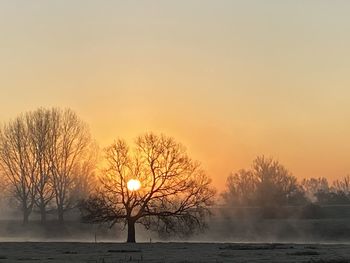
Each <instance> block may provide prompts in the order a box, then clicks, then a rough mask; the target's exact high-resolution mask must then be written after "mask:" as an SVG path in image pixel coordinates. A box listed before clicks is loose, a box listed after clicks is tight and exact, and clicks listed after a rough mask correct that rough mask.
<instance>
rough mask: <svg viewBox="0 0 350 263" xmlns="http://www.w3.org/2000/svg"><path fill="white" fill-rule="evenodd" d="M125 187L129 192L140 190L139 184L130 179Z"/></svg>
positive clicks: (135, 180)
mask: <svg viewBox="0 0 350 263" xmlns="http://www.w3.org/2000/svg"><path fill="white" fill-rule="evenodd" d="M127 186H128V189H129V190H130V191H137V190H139V189H140V188H141V182H140V181H139V180H137V179H130V180H129V181H128V183H127Z"/></svg>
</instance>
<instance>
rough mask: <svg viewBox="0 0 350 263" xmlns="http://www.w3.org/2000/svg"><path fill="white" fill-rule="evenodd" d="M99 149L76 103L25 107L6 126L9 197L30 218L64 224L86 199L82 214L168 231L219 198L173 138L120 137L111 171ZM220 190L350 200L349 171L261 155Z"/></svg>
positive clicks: (2, 156)
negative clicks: (315, 172)
mask: <svg viewBox="0 0 350 263" xmlns="http://www.w3.org/2000/svg"><path fill="white" fill-rule="evenodd" d="M98 152H99V151H98V147H97V146H96V143H95V142H94V140H93V139H92V137H91V134H90V131H89V128H88V126H87V124H86V123H84V122H83V121H82V120H81V119H80V118H79V117H78V116H77V115H76V114H75V113H74V112H73V111H71V110H69V109H67V110H61V109H58V108H52V109H44V108H40V109H38V110H35V111H32V112H27V113H24V114H21V115H20V116H18V117H16V118H15V119H13V120H11V121H8V122H6V123H5V124H4V125H2V126H1V128H0V185H1V188H2V189H1V192H2V193H3V194H2V198H5V199H6V200H11V201H12V203H14V204H15V206H16V208H18V209H19V210H20V211H21V212H22V215H23V223H24V224H27V223H28V221H29V218H30V216H31V214H32V213H33V212H38V213H39V214H40V216H41V222H42V223H45V222H46V220H47V215H48V213H56V215H57V219H58V221H59V222H61V223H63V221H64V215H65V213H66V212H67V211H69V210H71V209H76V208H78V206H79V208H80V210H81V211H82V212H83V218H84V216H85V218H89V219H90V221H93V222H95V223H96V222H109V223H111V224H114V223H116V222H119V221H120V220H126V221H127V223H128V224H129V225H132V224H134V223H135V222H140V223H142V224H143V225H145V226H147V227H148V228H150V227H151V226H152V225H156V226H157V228H159V224H160V223H159V222H160V221H161V220H163V223H162V224H163V226H165V227H166V229H167V231H168V230H169V229H170V228H173V229H175V225H176V224H178V223H176V224H175V223H174V222H182V224H183V223H186V224H187V223H188V222H191V223H192V224H193V222H199V221H200V220H198V218H201V217H203V215H204V211H206V210H207V209H208V208H209V207H211V206H212V205H213V201H214V199H213V197H214V190H213V189H212V188H211V186H210V179H209V178H207V177H206V175H205V174H204V172H203V170H202V169H201V167H200V165H199V163H197V162H195V161H193V160H191V158H189V156H188V155H187V153H186V151H185V149H184V147H182V146H181V145H180V144H178V143H177V142H176V141H175V140H174V139H172V138H169V137H166V136H163V135H160V136H158V135H154V134H146V135H144V136H140V137H139V138H138V139H137V140H136V145H135V149H130V148H129V146H128V145H127V144H126V143H125V142H124V141H122V140H118V141H116V143H115V144H112V145H111V146H110V147H108V148H107V149H106V152H105V157H104V160H102V163H103V162H105V163H107V168H106V169H104V170H101V169H97V168H96V167H97V165H98V164H99V163H101V162H100V161H99V160H98V157H97V156H98V155H99V153H98ZM130 178H131V179H133V178H136V179H139V180H140V181H141V184H142V189H141V190H140V191H139V192H138V193H137V194H136V193H133V192H130V191H129V190H128V189H127V182H128V180H129V179H130ZM152 178H153V179H152ZM142 195H143V196H142ZM185 197H186V198H185ZM218 197H222V200H223V202H224V203H225V205H226V206H229V207H260V208H263V209H262V210H263V211H265V212H266V213H267V212H268V211H277V210H278V208H279V207H283V206H305V205H308V204H317V205H343V204H350V176H345V177H344V178H342V179H339V180H336V181H334V182H332V183H330V182H329V181H328V180H327V179H326V178H310V179H304V180H302V181H298V180H297V178H296V177H295V176H294V175H292V174H291V172H290V171H288V169H287V168H286V167H284V166H283V165H282V164H281V163H280V162H278V161H276V160H274V159H272V158H266V157H265V156H260V157H257V158H256V159H255V160H254V161H253V163H252V166H251V167H250V168H249V169H242V170H239V171H237V172H236V173H233V174H231V175H230V176H229V177H228V178H227V182H226V189H225V191H224V192H223V193H221V194H219V195H217V198H216V202H217V203H218V202H221V201H218V200H219V198H218ZM181 198H182V199H181ZM81 204H83V205H84V206H83V207H82V206H81ZM102 208H103V209H104V210H101V209H102ZM132 211H136V212H132ZM154 216H156V217H157V218H158V219H157V220H158V221H156V222H154V221H152V220H151V218H152V217H154ZM169 217H173V218H176V219H177V221H172V220H170V219H169ZM141 219H142V220H141ZM146 219H147V220H146ZM178 219H181V220H178ZM132 221H133V222H132Z"/></svg>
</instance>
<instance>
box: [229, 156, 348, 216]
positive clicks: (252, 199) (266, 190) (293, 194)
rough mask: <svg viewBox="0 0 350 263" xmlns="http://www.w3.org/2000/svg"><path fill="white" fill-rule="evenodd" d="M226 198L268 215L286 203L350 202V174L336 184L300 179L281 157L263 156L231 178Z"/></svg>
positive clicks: (300, 204) (328, 203)
mask: <svg viewBox="0 0 350 263" xmlns="http://www.w3.org/2000/svg"><path fill="white" fill-rule="evenodd" d="M222 197H223V200H224V202H225V204H226V205H227V206H230V207H257V208H261V211H262V212H263V213H266V216H271V214H273V213H278V211H279V208H281V207H285V206H307V205H311V204H312V205H350V176H349V175H347V176H345V177H343V178H341V179H338V180H335V181H333V182H332V183H330V182H329V181H328V180H327V179H326V178H309V179H303V180H301V181H298V180H297V178H296V177H295V176H293V175H292V174H291V173H290V172H289V171H288V169H287V168H285V167H284V166H283V165H282V164H281V163H279V162H278V161H277V160H274V159H272V158H266V157H265V156H259V157H257V158H256V159H255V160H254V161H253V164H252V166H251V168H250V169H242V170H239V171H238V172H236V173H233V174H231V175H230V176H229V177H228V178H227V181H226V190H225V191H224V193H222ZM311 209H314V206H311Z"/></svg>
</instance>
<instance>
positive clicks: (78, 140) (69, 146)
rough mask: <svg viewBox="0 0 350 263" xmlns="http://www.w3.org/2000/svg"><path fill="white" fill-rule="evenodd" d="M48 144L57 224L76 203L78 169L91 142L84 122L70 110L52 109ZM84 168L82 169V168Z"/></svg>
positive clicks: (61, 221)
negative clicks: (49, 145)
mask: <svg viewBox="0 0 350 263" xmlns="http://www.w3.org/2000/svg"><path fill="white" fill-rule="evenodd" d="M51 118H52V126H51V128H50V138H51V142H50V144H51V147H50V152H49V154H48V156H49V158H50V167H51V176H52V179H51V187H52V189H53V191H54V197H55V201H56V206H57V215H58V220H59V222H60V223H63V221H64V213H65V211H67V210H68V209H70V208H72V207H73V206H74V205H75V202H74V201H76V200H75V199H74V197H75V195H74V194H73V193H75V192H76V191H75V190H76V187H79V185H78V184H77V183H78V180H77V179H78V178H79V177H78V175H79V174H78V171H79V169H81V168H82V167H81V165H83V163H84V160H86V156H87V154H88V150H89V147H90V145H91V136H90V133H89V130H88V127H87V125H86V124H85V123H84V122H83V121H81V120H80V119H79V117H78V116H77V115H76V114H75V113H74V112H73V111H71V110H69V109H67V110H64V111H62V110H59V109H53V110H52V116H51ZM81 171H83V170H81Z"/></svg>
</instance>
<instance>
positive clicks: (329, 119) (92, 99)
mask: <svg viewBox="0 0 350 263" xmlns="http://www.w3.org/2000/svg"><path fill="white" fill-rule="evenodd" d="M349 14H350V1H346V0H343V1H340V0H329V1H322V0H310V1H304V0H299V1H298V0H289V1H288V0H285V1H281V0H274V1H273V0H265V1H260V0H256V1H253V0H241V1H234V0H227V1H223V0H222V1H220V0H219V1H214V0H212V1H206V0H196V1H195V0H177V1H165V0H163V1H148V0H144V1H132V0H128V1H108V0H105V1H97V0H95V1H90V0H75V1H71V0H60V1H53V0H52V1H49V0H36V1H27V0H23V1H18V0H8V1H6V0H0V121H1V122H4V121H7V120H8V119H10V118H13V117H15V116H16V115H17V114H18V113H20V112H23V111H27V110H33V109H35V108H37V107H40V106H45V107H48V106H59V107H70V108H72V109H73V110H75V111H76V112H77V113H78V114H79V115H80V116H81V118H82V119H84V120H85V121H86V122H87V123H89V125H90V128H91V131H92V133H93V135H94V136H95V138H96V139H97V141H98V142H99V143H100V144H101V145H102V146H106V145H107V144H109V143H111V142H113V140H114V139H115V138H118V137H123V138H127V139H129V140H131V139H132V138H134V137H135V136H137V135H139V134H142V133H143V132H145V131H155V132H163V133H166V134H168V135H171V136H173V137H175V138H176V139H177V140H178V141H180V142H182V143H183V144H184V145H186V147H187V149H188V151H189V152H190V153H191V155H192V156H193V157H194V158H195V159H198V160H200V161H201V162H202V164H203V167H204V168H205V169H206V171H207V172H208V174H209V175H210V176H211V177H212V178H213V180H214V184H215V186H217V187H218V188H219V189H220V188H221V189H222V188H223V186H224V184H225V179H226V177H227V175H228V174H229V173H230V172H231V171H236V170H237V169H239V168H244V167H249V165H250V163H251V161H252V160H253V159H254V157H255V156H257V155H260V154H265V155H268V156H273V157H275V158H277V159H279V160H280V161H281V162H282V163H283V164H285V166H286V167H287V168H289V169H290V170H291V171H292V172H293V174H294V175H296V176H297V177H298V178H303V177H319V176H325V177H327V178H329V179H334V178H339V177H341V176H344V175H346V174H347V173H350V48H349V47H350V16H349Z"/></svg>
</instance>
